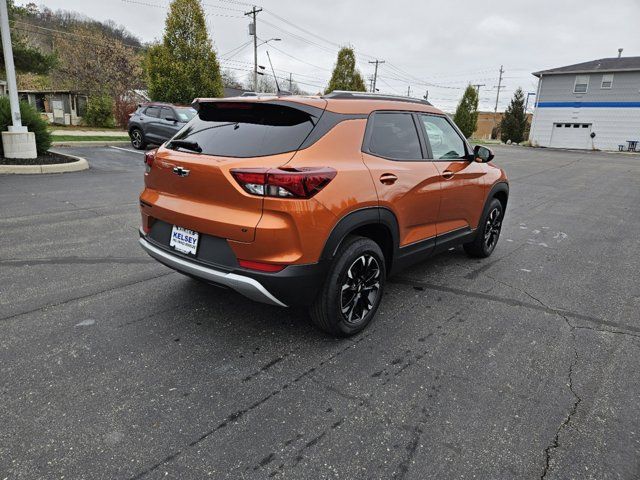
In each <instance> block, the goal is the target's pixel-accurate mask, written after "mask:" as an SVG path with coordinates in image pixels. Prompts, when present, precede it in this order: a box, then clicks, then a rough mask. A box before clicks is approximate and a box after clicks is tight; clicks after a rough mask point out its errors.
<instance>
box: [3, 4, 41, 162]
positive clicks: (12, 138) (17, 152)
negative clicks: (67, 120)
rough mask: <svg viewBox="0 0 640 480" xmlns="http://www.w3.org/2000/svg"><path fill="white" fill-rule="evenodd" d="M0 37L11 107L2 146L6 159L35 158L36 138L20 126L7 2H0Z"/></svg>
mask: <svg viewBox="0 0 640 480" xmlns="http://www.w3.org/2000/svg"><path fill="white" fill-rule="evenodd" d="M0 35H1V36H2V49H3V51H4V67H5V72H6V74H7V87H8V89H9V104H10V106H11V120H12V124H11V125H9V127H8V130H9V131H8V132H2V146H3V148H4V156H5V157H7V158H37V157H38V152H37V150H36V136H35V134H34V133H33V132H29V131H28V130H27V127H25V126H23V125H22V117H21V116H20V103H19V101H18V86H17V83H16V67H15V64H14V63H13V47H12V45H11V31H10V30H9V12H8V10H7V0H0Z"/></svg>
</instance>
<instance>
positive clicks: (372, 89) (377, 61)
mask: <svg viewBox="0 0 640 480" xmlns="http://www.w3.org/2000/svg"><path fill="white" fill-rule="evenodd" d="M369 63H375V64H376V69H375V71H374V72H373V85H372V86H371V91H372V92H373V93H376V82H377V80H378V65H379V64H381V63H384V60H375V61H371V62H369Z"/></svg>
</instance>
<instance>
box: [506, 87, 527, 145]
mask: <svg viewBox="0 0 640 480" xmlns="http://www.w3.org/2000/svg"><path fill="white" fill-rule="evenodd" d="M526 128H527V115H526V114H525V111H524V92H523V91H522V89H521V88H520V87H518V89H517V90H516V92H515V93H514V94H513V98H512V99H511V103H510V104H509V106H508V107H507V110H506V111H505V112H504V117H503V118H502V121H501V122H500V132H501V133H500V138H501V140H502V141H503V142H507V141H509V140H511V141H512V142H513V143H520V142H522V141H523V140H524V135H525V130H526Z"/></svg>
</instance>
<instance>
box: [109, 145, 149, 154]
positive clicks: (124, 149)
mask: <svg viewBox="0 0 640 480" xmlns="http://www.w3.org/2000/svg"><path fill="white" fill-rule="evenodd" d="M109 147H110V148H115V149H116V150H122V151H124V152H131V153H141V154H143V155H144V152H141V151H140V150H132V149H130V148H123V147H115V146H113V145H110V146H109Z"/></svg>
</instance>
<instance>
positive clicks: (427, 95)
mask: <svg viewBox="0 0 640 480" xmlns="http://www.w3.org/2000/svg"><path fill="white" fill-rule="evenodd" d="M422 98H424V99H425V100H426V101H427V102H428V101H429V90H427V92H426V93H425V94H424V97H422Z"/></svg>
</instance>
